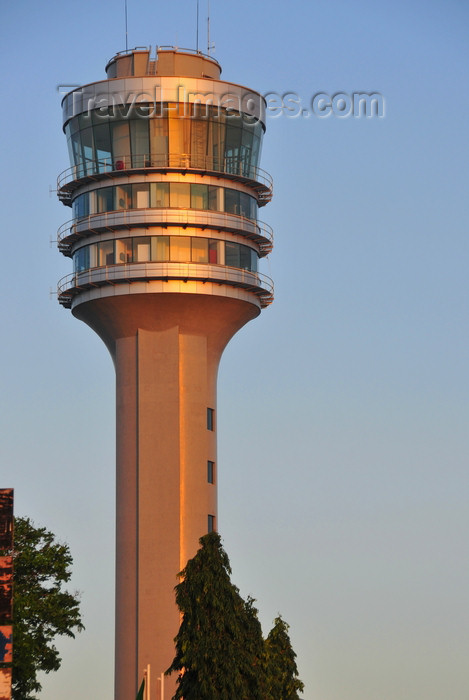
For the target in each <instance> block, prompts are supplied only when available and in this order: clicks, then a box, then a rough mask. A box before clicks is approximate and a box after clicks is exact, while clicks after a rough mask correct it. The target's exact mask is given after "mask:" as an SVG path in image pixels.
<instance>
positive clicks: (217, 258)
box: [208, 238, 224, 265]
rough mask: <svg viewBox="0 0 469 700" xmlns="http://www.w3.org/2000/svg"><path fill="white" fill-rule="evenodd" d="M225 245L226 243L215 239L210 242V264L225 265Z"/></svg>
mask: <svg viewBox="0 0 469 700" xmlns="http://www.w3.org/2000/svg"><path fill="white" fill-rule="evenodd" d="M223 243H224V241H217V240H214V239H213V238H212V239H210V240H209V242H208V261H209V262H210V263H214V264H218V265H223V262H224V260H223V257H222V256H223Z"/></svg>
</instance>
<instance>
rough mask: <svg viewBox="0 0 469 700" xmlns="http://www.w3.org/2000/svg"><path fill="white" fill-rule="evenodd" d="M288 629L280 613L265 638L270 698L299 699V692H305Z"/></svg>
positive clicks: (282, 699) (280, 699)
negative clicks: (299, 676)
mask: <svg viewBox="0 0 469 700" xmlns="http://www.w3.org/2000/svg"><path fill="white" fill-rule="evenodd" d="M288 629H289V625H288V624H287V623H286V622H285V621H284V620H283V619H282V618H281V616H280V615H279V617H277V618H276V619H275V620H274V626H273V628H272V629H271V630H270V632H269V635H268V637H267V639H266V640H265V650H266V667H267V668H266V670H267V697H268V698H269V700H299V698H300V696H299V695H298V692H303V688H304V685H303V683H302V682H301V681H300V679H299V678H298V668H297V665H296V661H295V659H296V654H295V652H294V651H293V648H292V645H291V641H290V636H289V634H288Z"/></svg>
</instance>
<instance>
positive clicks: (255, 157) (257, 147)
mask: <svg viewBox="0 0 469 700" xmlns="http://www.w3.org/2000/svg"><path fill="white" fill-rule="evenodd" d="M261 143H262V141H261V138H260V137H259V136H258V135H257V134H256V135H255V136H254V138H253V140H252V156H251V165H253V166H254V167H255V168H257V166H258V164H259V162H260V155H261Z"/></svg>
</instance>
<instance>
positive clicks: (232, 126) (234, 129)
mask: <svg viewBox="0 0 469 700" xmlns="http://www.w3.org/2000/svg"><path fill="white" fill-rule="evenodd" d="M240 149H241V129H240V128H239V127H238V125H237V124H236V123H233V117H230V118H229V120H228V121H227V125H226V143H225V157H226V160H225V169H226V171H227V172H228V173H237V172H239V165H240V163H239V156H240Z"/></svg>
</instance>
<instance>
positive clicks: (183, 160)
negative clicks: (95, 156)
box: [57, 153, 273, 206]
mask: <svg viewBox="0 0 469 700" xmlns="http://www.w3.org/2000/svg"><path fill="white" fill-rule="evenodd" d="M161 170H163V171H176V172H180V171H185V170H193V171H194V172H197V173H204V174H206V173H215V174H217V175H220V174H222V175H223V176H224V177H227V178H228V179H231V180H237V181H240V182H244V183H245V184H247V185H248V186H250V187H252V189H254V190H255V191H256V192H257V195H258V202H259V204H260V205H261V206H262V205H264V204H267V202H269V201H270V200H271V199H272V193H273V181H272V177H271V176H270V175H269V173H267V172H266V171H265V170H262V168H257V167H255V166H251V165H249V164H248V163H246V160H245V159H243V158H239V157H226V158H214V157H213V156H202V155H195V154H190V153H169V154H168V153H163V154H142V155H135V154H134V155H131V156H128V155H126V156H119V157H116V158H102V159H100V160H87V161H84V162H83V163H81V164H79V165H72V167H71V168H67V170H64V171H63V172H62V173H60V175H59V177H58V178H57V192H58V196H59V199H60V200H61V201H62V202H64V204H69V203H70V201H71V195H72V193H73V192H74V190H76V189H77V188H78V187H80V185H81V184H83V183H84V182H87V181H89V180H98V179H102V178H105V177H118V176H119V175H126V174H127V173H129V172H132V171H133V172H142V171H143V172H151V171H161Z"/></svg>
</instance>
